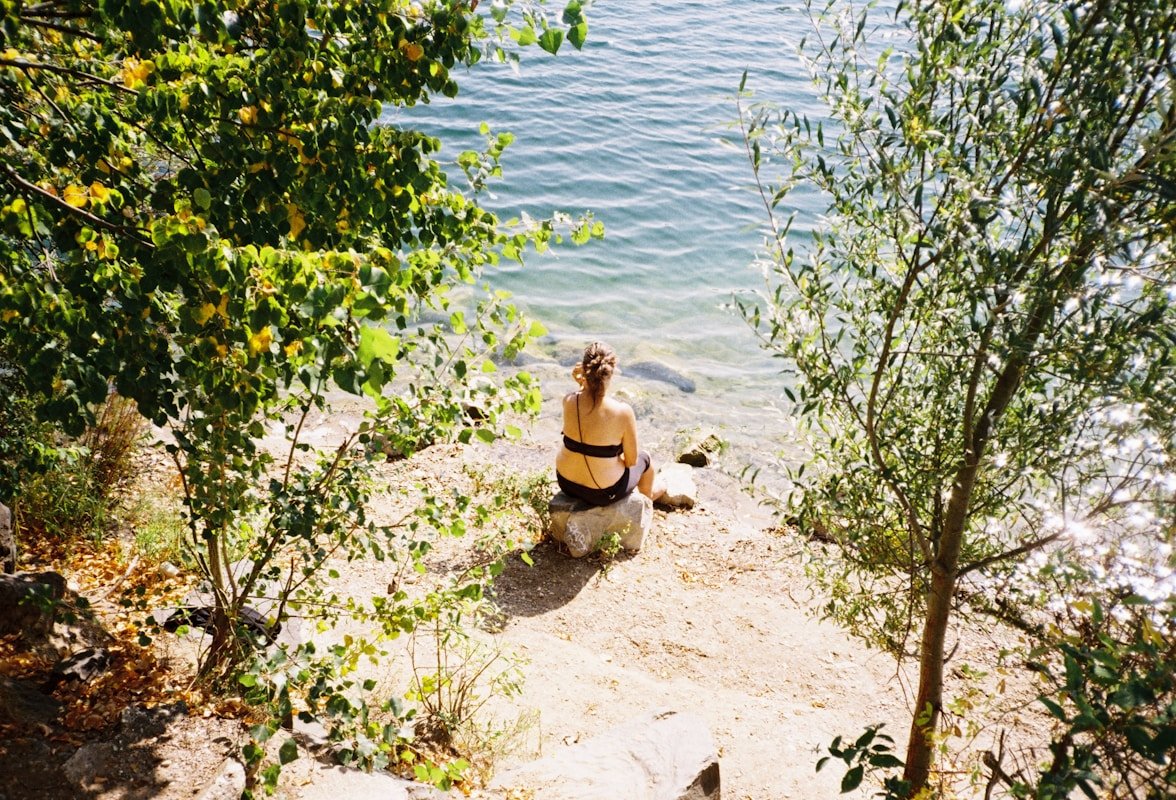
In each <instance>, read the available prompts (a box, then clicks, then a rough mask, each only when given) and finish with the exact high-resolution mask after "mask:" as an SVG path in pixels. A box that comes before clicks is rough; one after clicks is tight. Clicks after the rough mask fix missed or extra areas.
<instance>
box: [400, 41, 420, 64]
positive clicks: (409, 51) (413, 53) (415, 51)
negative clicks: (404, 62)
mask: <svg viewBox="0 0 1176 800" xmlns="http://www.w3.org/2000/svg"><path fill="white" fill-rule="evenodd" d="M400 49H401V50H403V51H404V57H405V58H407V59H408V60H409V61H420V60H421V56H423V55H424V54H425V48H423V47H421V46H420V45H419V44H417V43H416V42H409V41H402V42H401V43H400Z"/></svg>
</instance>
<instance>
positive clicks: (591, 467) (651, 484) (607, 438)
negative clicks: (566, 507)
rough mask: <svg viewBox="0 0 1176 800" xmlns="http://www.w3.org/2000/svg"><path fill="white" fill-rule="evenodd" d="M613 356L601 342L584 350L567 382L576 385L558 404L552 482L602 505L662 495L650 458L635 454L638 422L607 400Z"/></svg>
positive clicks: (620, 404)
mask: <svg viewBox="0 0 1176 800" xmlns="http://www.w3.org/2000/svg"><path fill="white" fill-rule="evenodd" d="M616 368H617V355H616V353H614V352H613V350H612V348H611V347H609V346H608V345H606V344H604V343H602V342H593V343H592V344H590V345H588V347H587V348H586V349H585V350H584V357H583V358H582V359H581V360H580V363H578V364H576V366H575V367H573V368H572V378H573V379H575V381H576V383H577V384H579V385H580V389H579V391H575V392H570V393H569V394H567V395H566V396H565V397H564V399H563V446H562V447H560V449H559V455H557V456H556V457H555V477H556V479H557V480H558V481H559V488H560V489H562V490H563V492H564V494H567V495H570V496H572V497H577V498H579V499H581V500H584V501H586V502H588V503H591V504H592V505H595V506H606V505H608V504H609V503H613V502H615V501H617V500H619V499H621V498H622V497H624V496H626V495H628V494H629V493H630V492H632V491H633V490H634V489H639V490H640V491H641V493H642V494H643V495H645V496H646V497H648V498H649V499H651V500H657V499H658V498H659V497H660V496H661V495H662V494H663V493H664V490H663V489H662V488H661V486H660V483H659V482H657V481H656V477H657V472H656V471H655V470H654V468H653V461H652V460H651V459H650V457H649V453H647V452H646V451H644V450H638V449H637V418H636V416H634V414H633V409H632V407H631V406H630V405H629V404H628V403H624V402H621V401H620V400H615V399H613V398H611V397H609V396H608V386H609V382H610V381H611V380H612V376H613V373H614V372H615V371H616Z"/></svg>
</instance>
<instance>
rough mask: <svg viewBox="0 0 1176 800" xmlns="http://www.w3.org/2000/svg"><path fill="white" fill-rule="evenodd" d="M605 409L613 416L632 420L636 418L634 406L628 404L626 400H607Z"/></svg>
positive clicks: (613, 398)
mask: <svg viewBox="0 0 1176 800" xmlns="http://www.w3.org/2000/svg"><path fill="white" fill-rule="evenodd" d="M605 409H606V410H607V411H608V413H609V414H610V415H612V416H616V417H623V418H626V419H628V418H630V417H634V416H635V415H634V414H633V406H631V405H629V404H628V403H626V402H625V401H624V400H618V399H616V398H615V397H609V398H606V399H605Z"/></svg>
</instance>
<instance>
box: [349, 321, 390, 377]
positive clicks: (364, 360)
mask: <svg viewBox="0 0 1176 800" xmlns="http://www.w3.org/2000/svg"><path fill="white" fill-rule="evenodd" d="M399 353H400V342H399V340H397V339H396V337H395V336H393V335H392V334H391V333H389V332H388V331H387V330H385V329H384V328H379V327H376V326H373V325H365V326H363V327H362V328H360V329H359V348H358V350H357V351H356V357H357V358H358V359H359V362H360V363H361V364H363V365H364V366H365V367H366V366H368V365H369V364H371V363H372V361H373V360H374V359H377V358H378V359H380V360H381V361H384V362H388V363H391V362H393V361H395V360H396V356H397V355H398V354H399Z"/></svg>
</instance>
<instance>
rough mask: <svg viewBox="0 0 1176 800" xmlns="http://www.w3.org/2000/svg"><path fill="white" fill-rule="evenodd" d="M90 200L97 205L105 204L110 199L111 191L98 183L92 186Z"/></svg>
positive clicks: (95, 182)
mask: <svg viewBox="0 0 1176 800" xmlns="http://www.w3.org/2000/svg"><path fill="white" fill-rule="evenodd" d="M90 199H92V200H93V201H94V202H95V203H105V202H106V201H107V200H109V199H110V190H109V189H107V188H106V187H105V186H103V185H102V184H101V183H99V182H98V181H94V182H93V183H91V184H90Z"/></svg>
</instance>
